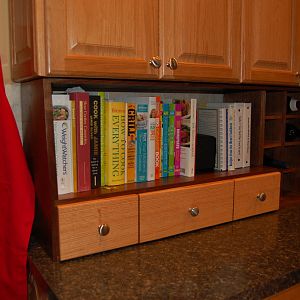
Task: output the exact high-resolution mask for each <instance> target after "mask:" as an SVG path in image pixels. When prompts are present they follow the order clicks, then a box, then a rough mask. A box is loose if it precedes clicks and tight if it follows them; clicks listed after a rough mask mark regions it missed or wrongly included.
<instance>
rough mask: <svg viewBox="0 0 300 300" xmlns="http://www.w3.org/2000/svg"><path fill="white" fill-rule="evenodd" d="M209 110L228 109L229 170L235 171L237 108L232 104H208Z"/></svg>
mask: <svg viewBox="0 0 300 300" xmlns="http://www.w3.org/2000/svg"><path fill="white" fill-rule="evenodd" d="M207 107H208V108H222V107H224V108H226V140H227V145H226V147H227V151H226V152H227V170H229V171H232V170H235V121H234V120H235V108H234V105H233V104H232V103H207Z"/></svg>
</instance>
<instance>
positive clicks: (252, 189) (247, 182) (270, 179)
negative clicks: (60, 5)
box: [233, 172, 280, 220]
mask: <svg viewBox="0 0 300 300" xmlns="http://www.w3.org/2000/svg"><path fill="white" fill-rule="evenodd" d="M279 194H280V173H279V172H274V173H269V174H263V175H256V176H249V177H242V178H239V179H235V184H234V209H233V219H234V220H237V219H241V218H246V217H250V216H254V215H257V214H262V213H265V212H269V211H273V210H277V209H279Z"/></svg>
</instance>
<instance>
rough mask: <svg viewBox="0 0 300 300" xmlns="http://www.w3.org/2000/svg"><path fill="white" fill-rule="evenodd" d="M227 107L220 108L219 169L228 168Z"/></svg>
mask: <svg viewBox="0 0 300 300" xmlns="http://www.w3.org/2000/svg"><path fill="white" fill-rule="evenodd" d="M226 127H227V126H226V108H220V109H219V140H220V141H219V156H220V158H219V170H220V171H226V170H227V146H226V144H227V138H226Z"/></svg>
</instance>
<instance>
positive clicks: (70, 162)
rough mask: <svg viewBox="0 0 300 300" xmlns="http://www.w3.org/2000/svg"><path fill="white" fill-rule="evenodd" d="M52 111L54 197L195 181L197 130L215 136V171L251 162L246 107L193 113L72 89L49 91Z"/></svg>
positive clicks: (189, 105) (192, 107) (179, 104)
mask: <svg viewBox="0 0 300 300" xmlns="http://www.w3.org/2000/svg"><path fill="white" fill-rule="evenodd" d="M107 98H109V97H107ZM52 106H53V122H54V124H53V125H54V141H55V157H56V173H57V187H58V194H66V193H72V192H81V191H87V190H90V189H95V188H99V187H101V186H114V185H121V184H125V183H133V182H146V181H151V180H156V179H159V178H162V177H170V176H180V175H182V176H188V177H193V176H194V175H195V156H196V134H197V133H201V134H206V135H212V136H214V137H215V138H216V164H215V169H216V170H221V171H223V170H234V169H235V168H240V167H246V166H249V165H250V132H251V130H250V126H251V104H250V103H230V104H225V103H206V104H205V105H201V107H198V108H197V100H196V99H188V100H164V101H162V100H161V97H159V96H148V97H127V98H126V100H124V101H120V100H110V99H106V94H105V93H104V92H85V91H82V90H80V89H79V90H76V89H75V90H72V89H71V90H69V91H68V92H67V93H53V95H52ZM197 147H201V145H197Z"/></svg>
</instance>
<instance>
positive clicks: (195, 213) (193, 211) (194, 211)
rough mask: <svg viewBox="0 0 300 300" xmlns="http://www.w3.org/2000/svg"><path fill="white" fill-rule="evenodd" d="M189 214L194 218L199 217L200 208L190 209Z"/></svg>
mask: <svg viewBox="0 0 300 300" xmlns="http://www.w3.org/2000/svg"><path fill="white" fill-rule="evenodd" d="M189 212H190V214H191V216H192V217H197V216H198V215H199V208H198V207H193V208H190V209H189Z"/></svg>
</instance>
